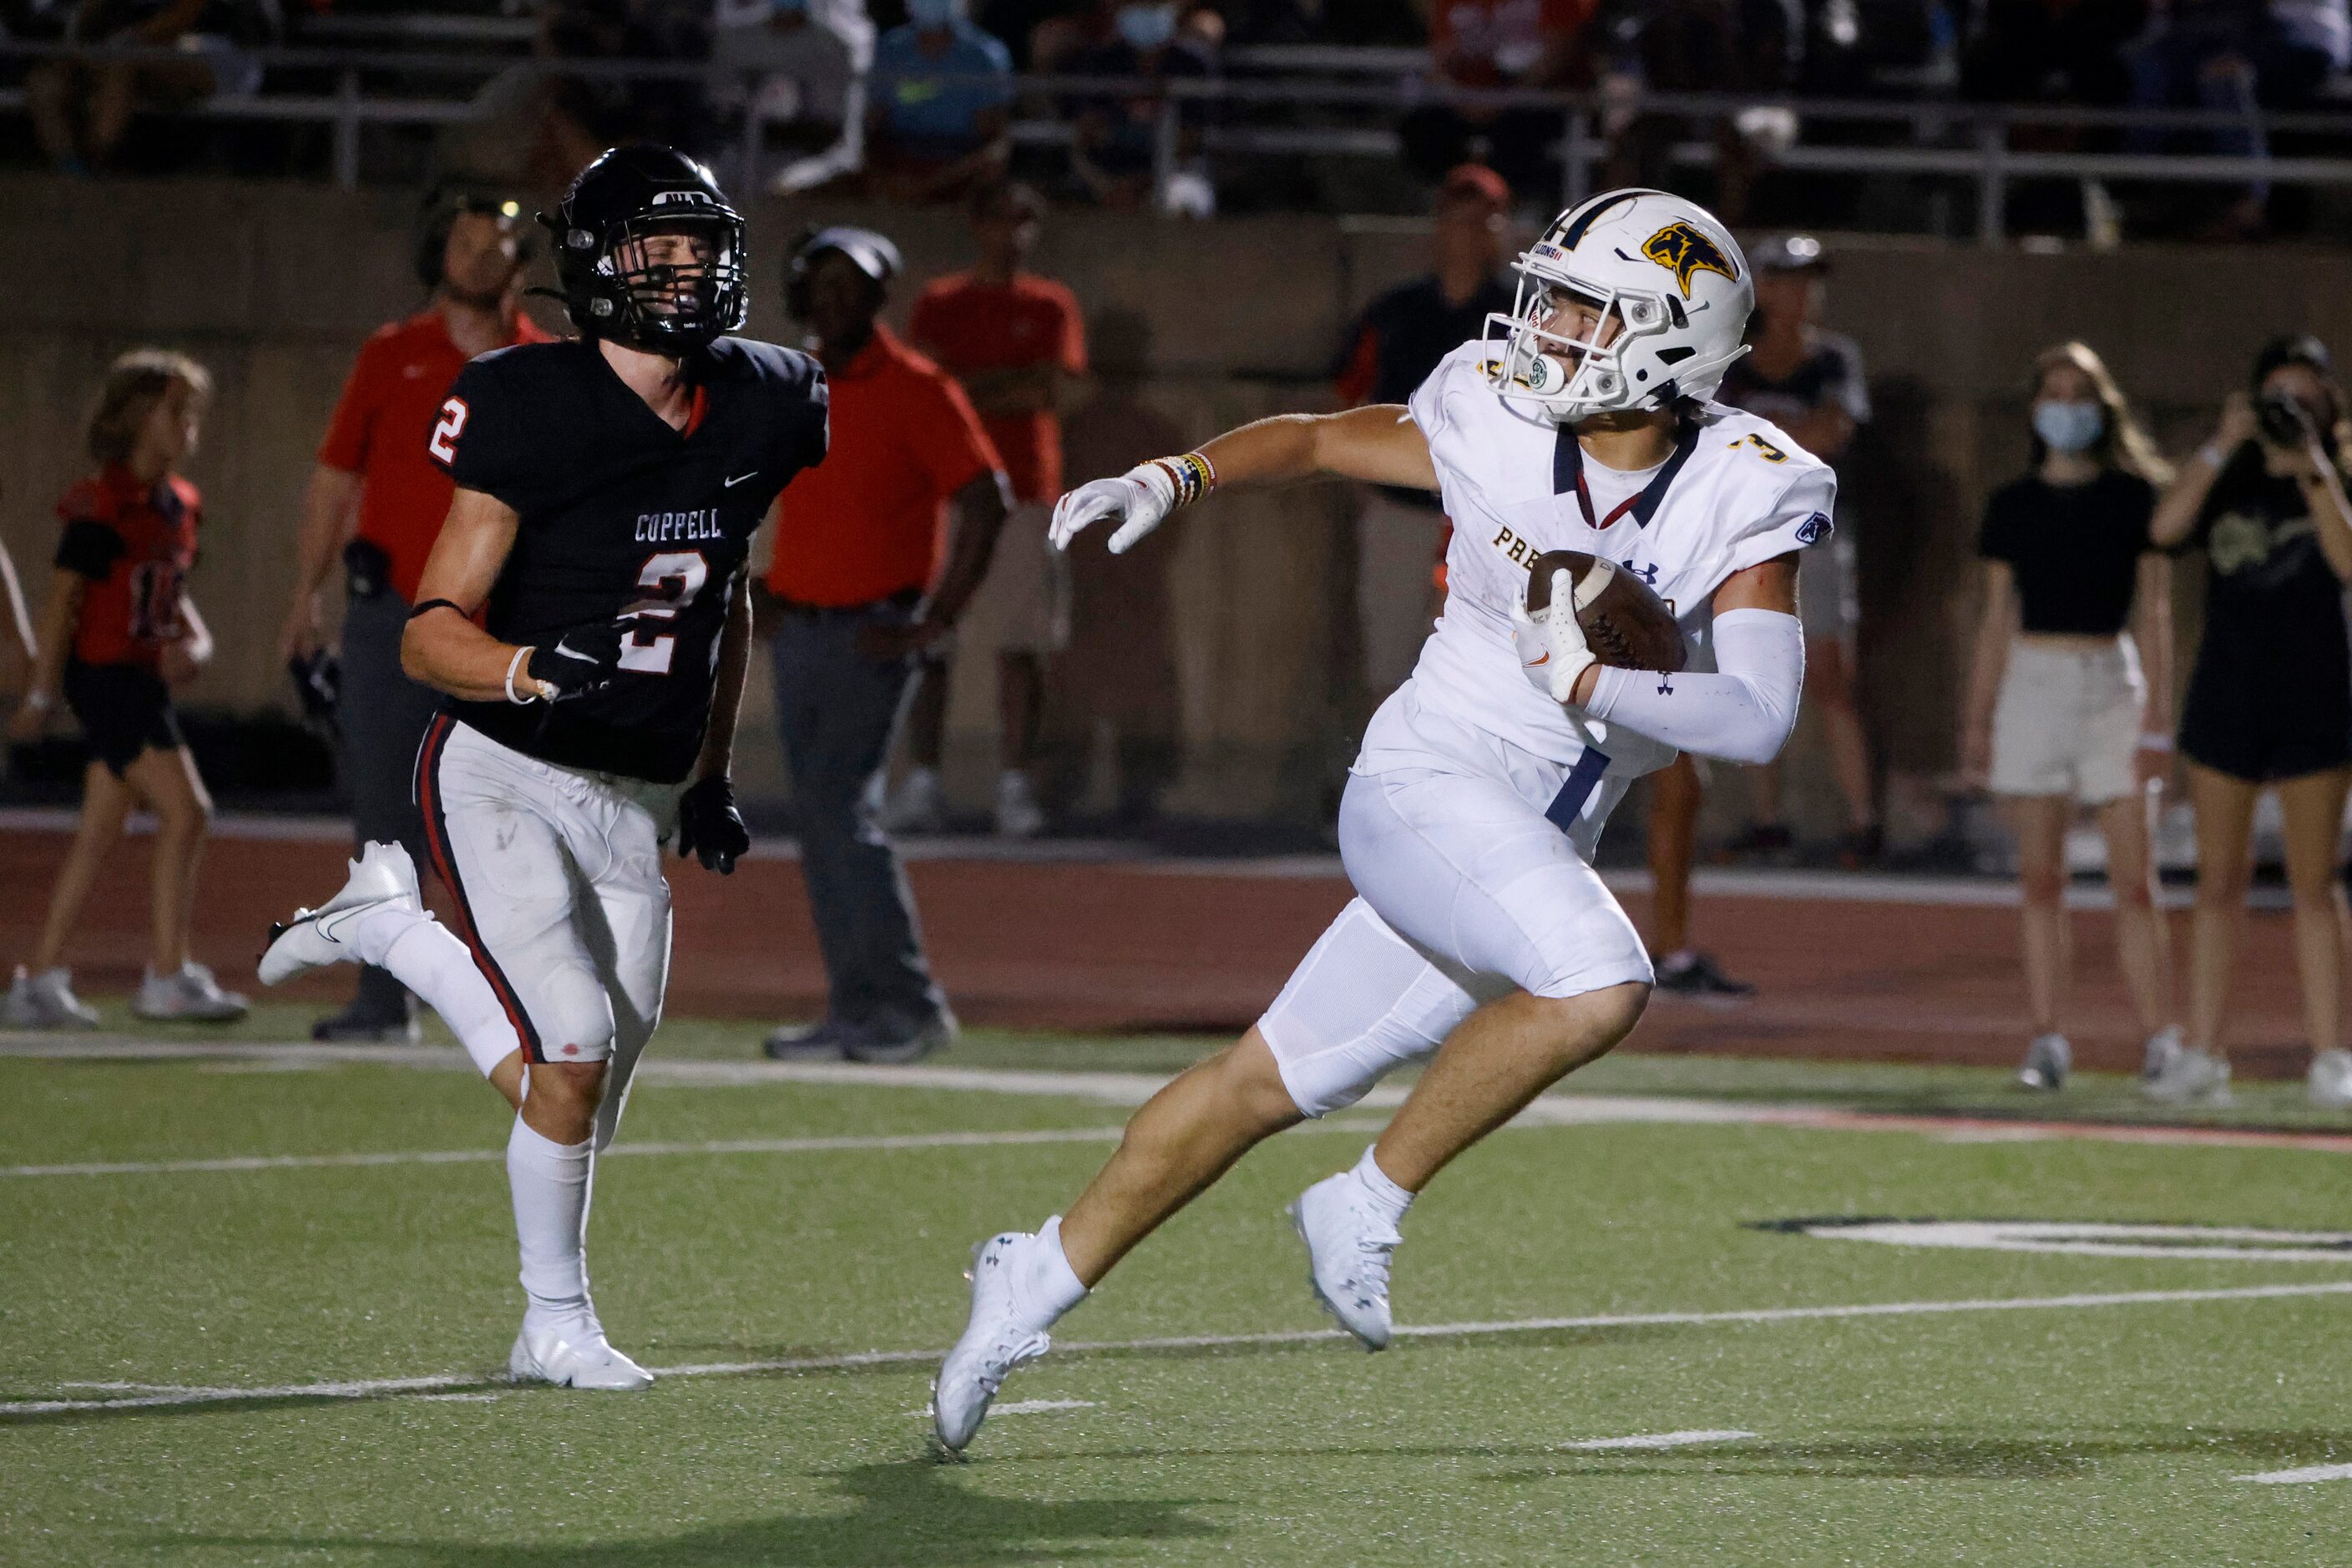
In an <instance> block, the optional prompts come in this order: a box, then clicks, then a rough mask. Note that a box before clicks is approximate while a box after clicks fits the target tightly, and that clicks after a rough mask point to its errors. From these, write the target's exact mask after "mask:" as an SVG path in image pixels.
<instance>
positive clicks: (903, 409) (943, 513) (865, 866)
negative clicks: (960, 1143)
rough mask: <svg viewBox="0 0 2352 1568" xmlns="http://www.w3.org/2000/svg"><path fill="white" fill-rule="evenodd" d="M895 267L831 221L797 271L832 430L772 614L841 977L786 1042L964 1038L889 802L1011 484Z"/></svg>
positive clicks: (827, 927) (787, 495) (794, 756)
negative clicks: (918, 338)
mask: <svg viewBox="0 0 2352 1568" xmlns="http://www.w3.org/2000/svg"><path fill="white" fill-rule="evenodd" d="M899 268H900V263H899V260H898V247H896V246H894V245H892V244H891V243H890V241H889V240H888V239H887V238H885V237H882V236H881V235H878V234H876V233H875V232H873V231H872V230H871V229H863V228H849V227H834V228H824V229H819V230H817V231H816V232H814V234H811V235H809V236H807V237H805V238H803V240H802V241H801V243H800V244H799V246H798V247H795V249H794V251H793V258H792V265H791V270H790V271H789V273H788V274H787V276H786V279H785V285H784V303H785V308H786V309H788V310H790V311H791V312H792V314H793V319H794V320H795V321H799V322H800V323H801V325H802V327H803V329H804V330H805V331H806V332H807V338H806V341H805V342H804V343H803V346H804V347H805V348H806V349H807V350H808V351H809V352H810V353H814V354H815V355H816V357H817V359H818V361H819V363H822V364H823V365H824V372H825V377H826V379H827V381H828V382H829V383H830V384H831V386H832V397H833V437H832V445H831V447H830V448H829V449H828V450H827V452H826V454H825V459H824V462H823V463H822V464H820V465H818V466H816V467H814V468H807V469H805V470H803V471H802V472H801V473H800V474H799V475H798V476H796V477H795V478H794V479H793V482H792V483H791V484H790V485H788V486H786V487H785V489H784V493H783V495H782V499H781V500H779V502H778V510H777V519H776V535H775V552H774V555H773V558H772V559H773V564H772V565H771V566H770V567H769V569H768V577H767V593H768V603H767V604H766V605H763V606H762V610H763V613H762V614H761V616H760V618H759V629H760V635H761V636H762V637H767V638H768V639H770V643H771V648H772V655H773V658H774V663H775V677H776V721H777V724H778V727H779V728H780V729H781V730H782V736H783V742H784V765H785V767H786V769H787V770H788V771H789V772H790V773H791V774H792V781H793V804H794V806H795V808H796V810H797V813H798V821H799V831H800V841H801V868H802V870H803V873H804V875H805V876H806V878H807V880H808V891H809V904H810V908H811V911H812V913H813V914H814V916H815V919H816V930H817V940H818V942H819V944H820V945H821V946H822V947H823V948H824V971H825V981H826V985H827V990H828V996H827V1000H826V1006H825V1016H824V1019H823V1020H822V1021H820V1022H819V1023H818V1024H817V1025H816V1026H814V1027H813V1028H808V1029H800V1030H789V1029H780V1030H778V1031H777V1032H776V1033H775V1034H773V1035H771V1036H770V1037H768V1042H767V1052H768V1055H770V1056H771V1057H773V1058H778V1059H779V1060H787V1059H809V1058H816V1059H824V1058H831V1059H834V1060H839V1059H841V1058H844V1057H847V1058H850V1059H852V1060H856V1061H866V1062H905V1061H912V1060H914V1059H915V1058H918V1057H920V1056H923V1055H925V1054H927V1053H928V1052H930V1051H933V1050H936V1049H938V1048H939V1047H940V1046H943V1045H945V1044H947V1043H948V1042H949V1041H950V1040H951V1039H953V1038H954V1037H955V1030H956V1024H955V1016H954V1015H953V1014H952V1013H950V1012H949V1010H948V1005H947V997H946V995H945V994H943V993H942V992H941V991H940V987H939V984H938V983H937V982H935V981H934V980H933V979H932V978H931V972H930V966H929V963H927V962H926V961H925V959H924V957H923V945H922V937H921V934H920V932H919V930H918V929H917V926H916V923H915V906H914V899H913V895H912V894H911V893H910V892H909V891H908V887H907V877H906V873H905V871H904V870H903V869H901V868H900V867H899V865H898V855H897V853H896V852H895V851H894V850H893V849H892V848H891V847H890V841H889V840H888V839H887V837H884V836H883V833H882V829H881V827H880V826H878V825H877V822H876V821H875V811H876V808H877V805H878V804H879V801H880V796H881V789H880V784H879V780H880V775H881V772H882V767H883V764H884V763H885V762H886V761H887V758H888V756H889V754H890V738H891V735H892V734H893V732H894V731H896V730H897V729H898V721H899V716H900V714H901V713H902V712H903V711H904V710H905V709H906V706H907V702H906V699H907V692H908V685H909V683H910V682H911V681H912V680H913V679H914V675H915V670H916V668H917V660H918V656H919V654H921V652H922V651H923V650H924V649H925V648H928V647H932V646H934V645H936V644H937V643H939V642H940V640H941V639H942V638H944V637H947V636H948V635H949V633H950V632H951V631H953V630H954V628H955V624H956V621H957V619H958V617H960V616H961V615H962V614H963V611H964V608H965V606H966V605H969V604H970V603H971V596H972V594H973V593H974V592H975V591H976V590H977V589H978V588H979V586H980V584H981V579H982V577H984V576H985V575H986V574H987V573H988V562H989V557H990V555H991V554H992V552H994V550H995V548H996V536H997V534H998V533H999V531H1002V530H1003V526H1004V518H1005V513H1006V512H1007V511H1008V510H1010V506H1011V500H1010V497H1011V489H1010V486H1009V484H1008V481H1007V480H1006V479H1005V475H1004V464H1003V460H1002V459H1001V458H998V456H997V453H996V448H995V447H994V446H992V444H991V443H990V441H989V439H988V433H987V432H986V431H985V430H984V429H982V426H981V423H980V416H979V415H977V414H976V413H974V412H973V411H972V406H971V400H970V399H968V398H967V397H965V396H964V395H963V391H962V389H961V387H959V386H958V385H957V384H956V383H955V378H954V377H952V376H950V375H949V374H947V372H945V371H943V370H941V369H940V367H939V366H938V365H936V364H933V363H931V362H930V361H929V360H928V359H925V358H924V357H923V356H922V355H920V354H919V353H915V352H914V351H913V350H912V349H910V348H908V346H907V345H906V344H905V343H904V342H901V341H899V339H898V336H897V334H895V333H893V332H892V331H890V329H889V328H887V327H886V326H884V325H882V323H881V321H879V320H878V318H879V316H880V315H881V311H882V305H883V301H884V300H885V299H886V298H887V293H888V289H889V283H890V280H891V279H893V278H894V277H896V276H897V275H898V271H899ZM950 518H952V519H953V520H954V527H953V528H952V530H950V526H949V524H950Z"/></svg>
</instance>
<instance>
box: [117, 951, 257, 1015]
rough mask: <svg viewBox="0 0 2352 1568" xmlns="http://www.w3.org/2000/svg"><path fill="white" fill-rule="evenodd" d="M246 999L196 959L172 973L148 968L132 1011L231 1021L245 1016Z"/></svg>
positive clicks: (141, 1013)
mask: <svg viewBox="0 0 2352 1568" xmlns="http://www.w3.org/2000/svg"><path fill="white" fill-rule="evenodd" d="M246 1005H247V1004H246V1000H245V998H244V997H242V996H240V995H238V994H236V992H234V991H224V990H222V989H221V987H220V982H219V981H217V980H215V979H214V978H213V972H212V971H211V970H209V969H206V968H205V966H204V965H203V964H201V963H196V962H195V961H194V959H191V960H189V961H188V962H187V963H184V964H182V965H180V967H179V968H177V969H175V970H173V972H172V973H169V974H158V973H155V972H154V971H153V970H152V969H151V970H149V971H148V972H147V974H146V978H144V979H143V980H142V981H140V983H139V991H138V994H136V995H134V996H132V997H131V1012H132V1013H134V1014H136V1015H137V1016H140V1017H142V1018H183V1019H189V1020H193V1021H194V1022H196V1023H200V1024H229V1023H234V1022H236V1020H237V1019H239V1018H242V1017H244V1016H245V1012H246Z"/></svg>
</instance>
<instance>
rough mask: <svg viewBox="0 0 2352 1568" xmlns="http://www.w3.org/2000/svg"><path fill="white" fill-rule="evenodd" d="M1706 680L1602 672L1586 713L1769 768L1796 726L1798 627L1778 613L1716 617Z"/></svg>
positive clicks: (1800, 678)
mask: <svg viewBox="0 0 2352 1568" xmlns="http://www.w3.org/2000/svg"><path fill="white" fill-rule="evenodd" d="M1715 658H1716V665H1717V673H1716V674H1713V675H1659V674H1655V673H1654V672H1653V671H1650V670H1646V669H1618V668H1606V669H1603V670H1602V671H1601V679H1600V681H1599V683H1598V684H1597V685H1595V686H1594V687H1593V689H1592V701H1591V703H1590V704H1589V705H1588V706H1587V707H1586V709H1585V711H1586V712H1588V713H1590V714H1591V715H1592V716H1593V717H1594V718H1596V719H1602V720H1606V721H1609V722H1610V723H1612V724H1622V725H1623V726H1625V728H1627V729H1628V730H1631V731H1634V732H1635V733H1636V734H1641V735H1647V736H1649V737H1650V738H1651V739H1652V740H1654V741H1664V742H1666V743H1667V744H1668V745H1670V746H1677V747H1680V748H1681V749H1682V750H1684V751H1685V752H1698V753H1699V754H1700V755H1702V756H1708V757H1721V758H1722V759H1724V760H1725V761H1726V762H1733V763H1769V762H1770V761H1771V760H1772V759H1773V758H1774V757H1775V756H1777V755H1779V754H1780V748H1781V746H1783V745H1784V744H1786V743H1787V742H1788V739H1789V732H1790V731H1791V730H1794V729H1795V728H1796V727H1797V698H1798V695H1799V694H1800V693H1801V691H1802V690H1803V689H1804V685H1805V628H1804V625H1803V623H1801V621H1799V620H1798V619H1797V617H1796V616H1788V615H1782V614H1781V613H1780V611H1778V610H1727V611H1725V612H1724V613H1723V614H1722V615H1720V616H1717V617H1716V618H1715Z"/></svg>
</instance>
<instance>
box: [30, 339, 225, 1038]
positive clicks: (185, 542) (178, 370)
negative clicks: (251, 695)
mask: <svg viewBox="0 0 2352 1568" xmlns="http://www.w3.org/2000/svg"><path fill="white" fill-rule="evenodd" d="M211 394H212V377H211V375H210V374H207V373H206V372H205V368H204V367H203V366H202V365H200V364H198V363H195V361H194V360H192V359H189V358H187V357H186V356H184V355H182V354H176V353H166V352H164V351H163V350H160V349H138V350H134V351H133V352H131V353H127V354H124V355H123V356H122V357H121V358H120V359H118V360H116V361H115V362H114V363H113V364H112V365H111V366H110V367H109V368H108V370H107V374H106V385H105V387H104V389H103V390H102V391H101V392H100V394H99V399H98V406H97V408H96V409H95V410H94V411H93V412H92V413H91V415H90V419H89V455H90V457H91V458H92V459H93V460H95V461H96V462H97V464H98V465H99V471H98V473H97V474H96V475H95V476H94V477H92V478H90V479H84V480H82V481H81V482H80V483H79V484H77V485H75V486H74V487H73V488H72V489H69V490H68V491H67V492H66V494H65V499H64V500H61V501H59V502H58V517H59V518H60V519H62V520H63V521H64V524H65V528H64V531H63V533H62V534H61V535H60V537H59V539H58V552H57V556H56V566H57V573H56V575H55V578H54V580H53V582H52V584H51V585H50V589H49V597H48V602H47V605H45V606H44V607H43V609H42V612H41V618H40V636H39V647H38V653H37V658H35V661H34V667H33V676H32V681H31V684H30V688H29V689H28V690H27V692H26V697H25V700H24V701H23V703H22V704H21V705H20V706H19V707H18V709H17V710H16V716H15V718H14V719H13V720H12V721H11V722H10V724H9V727H8V731H9V734H10V736H11V737H12V738H13V739H16V740H19V741H30V740H34V739H37V738H38V736H39V735H40V733H41V731H42V730H43V728H44V727H45V726H46V725H47V721H48V718H49V715H50V712H51V710H53V709H55V707H56V706H57V702H58V696H59V695H60V693H62V695H63V697H64V699H65V704H66V706H67V707H68V708H70V709H72V710H73V714H74V717H75V718H76V719H77V720H78V721H80V724H81V727H82V731H83V733H84V734H85V735H86V736H87V737H88V738H89V748H90V752H91V757H90V762H89V769H88V771H87V772H86V773H84V774H83V778H82V806H81V822H80V825H79V827H78V828H77V830H76V832H75V834H74V841H73V847H71V848H70V849H68V851H67V853H66V860H65V864H64V865H63V866H62V867H60V868H58V880H57V887H56V889H55V890H54V891H53V892H52V893H51V894H50V897H49V911H48V918H47V921H44V922H43V924H42V927H41V936H40V945H39V946H38V947H37V948H36V949H35V950H34V952H33V960H32V963H30V964H29V965H19V966H18V967H17V970H16V979H15V983H14V984H11V985H10V987H9V989H8V994H7V999H6V1001H5V1004H0V1021H5V1022H6V1023H7V1024H8V1025H10V1026H13V1027H17V1028H90V1027H94V1026H96V1025H97V1023H98V1014H97V1011H96V1010H95V1009H94V1008H92V1007H90V1006H89V1005H87V1004H85V1003H83V1002H82V1001H81V1000H80V998H79V997H77V996H76V995H75V994H74V992H73V984H72V976H71V974H69V973H68V972H67V970H66V969H65V967H64V965H63V963H62V960H63V958H64V954H65V942H66V935H67V933H68V931H71V930H72V929H73V923H74V921H75V918H76V917H77V916H79V914H80V913H81V907H82V904H83V902H84V901H85V900H87V899H88V898H89V890H90V887H91V884H92V883H94V882H95V881H96V880H97V879H98V871H99V868H100V865H101V864H102V863H103V862H104V861H105V859H106V855H107V851H108V850H110V849H111V848H112V847H114V841H115V840H116V839H117V838H119V837H121V835H122V825H123V821H124V819H125V818H127V817H128V816H130V815H131V808H132V807H133V806H134V805H143V806H145V807H146V808H147V809H148V810H149V811H151V812H152V813H153V814H154V816H155V854H154V862H153V869H152V878H151V883H150V890H149V910H150V915H151V918H152V922H153V930H154V942H155V955H154V960H153V963H152V964H151V965H150V966H149V968H148V970H147V975H146V979H145V981H144V982H143V983H142V984H141V985H140V987H139V994H138V995H137V996H136V997H135V998H134V999H133V1000H132V1002H131V1011H132V1012H134V1013H136V1014H137V1015H138V1016H141V1017H142V1018H199V1019H205V1020H214V1021H226V1020H228V1019H232V1018H238V1017H242V1016H244V1014H245V1007H246V1004H245V998H244V997H242V996H237V995H235V994H230V993H228V992H225V991H223V990H222V989H221V988H220V985H219V984H218V983H217V982H215V980H214V978H213V975H212V972H211V971H210V970H208V969H206V968H205V966H204V965H202V964H200V963H195V962H194V960H192V959H191V958H190V957H189V956H188V926H189V921H190V917H191V915H192V913H193V910H194V902H195V886H196V866H197V863H198V861H199V860H201V859H202V858H203V855H204V843H205V825H206V823H207V822H208V821H209V819H210V818H211V816H212V801H211V800H210V798H209V797H207V796H206V795H205V785H204V781H203V779H201V778H199V777H198V776H197V774H196V764H195V761H194V758H193V757H191V756H190V755H189V754H188V748H187V745H186V743H185V742H184V741H183V740H182V739H181V736H180V722H179V717H178V715H177V714H175V713H174V712H173V710H172V698H171V688H172V687H174V686H178V685H181V684H184V682H186V681H187V680H189V679H192V678H193V677H194V675H195V673H196V671H197V670H198V669H200V668H203V666H204V664H205V661H206V660H207V659H209V658H212V652H213V639H212V634H211V633H210V632H208V631H207V630H206V629H205V623H204V618H203V617H202V616H199V615H198V614H197V613H196V606H195V605H194V603H193V602H192V601H190V600H189V599H188V597H187V596H186V595H185V593H184V591H183V586H182V585H183V584H184V580H185V578H186V574H187V572H188V569H189V567H191V566H193V565H194V563H195V559H196V527H197V522H198V521H199V519H200V518H201V517H202V515H203V510H204V503H203V499H202V498H201V497H200V496H199V495H198V494H197V491H196V487H195V486H194V485H192V484H190V483H189V482H188V481H187V480H186V479H183V478H181V477H180V475H179V472H178V469H179V466H180V465H181V464H182V463H184V462H185V461H186V460H187V458H189V457H190V456H191V455H192V454H193V453H194V451H195V449H196V431H197V426H199V424H200V423H201V422H202V420H203V418H204V411H205V402H206V400H207V399H208V398H209V397H210V396H211Z"/></svg>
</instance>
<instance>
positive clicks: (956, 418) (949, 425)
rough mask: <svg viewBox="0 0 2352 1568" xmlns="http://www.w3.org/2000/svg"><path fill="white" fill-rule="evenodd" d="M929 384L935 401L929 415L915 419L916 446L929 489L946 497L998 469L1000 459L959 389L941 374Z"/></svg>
mask: <svg viewBox="0 0 2352 1568" xmlns="http://www.w3.org/2000/svg"><path fill="white" fill-rule="evenodd" d="M933 385H934V386H935V387H936V388H937V402H936V403H935V404H934V405H933V410H932V414H931V416H930V417H929V418H928V419H924V420H920V421H918V422H917V425H916V430H915V435H916V449H917V453H918V456H919V459H920V461H921V463H922V465H923V470H924V472H926V473H928V474H929V476H930V479H931V488H932V489H936V490H937V491H938V492H939V493H940V496H942V497H946V496H951V495H953V494H955V493H956V491H958V490H960V489H963V488H964V486H966V485H968V484H970V483H971V481H972V480H974V479H978V478H980V476H981V475H982V474H986V473H994V472H1001V471H1002V470H1003V468H1004V459H1003V458H1000V457H998V456H997V455H996V445H995V443H994V442H992V441H991V440H990V439H989V438H988V432H987V431H985V430H983V429H982V428H981V426H980V416H979V415H977V414H975V413H973V412H972V407H971V399H970V398H968V397H966V396H965V395H963V388H962V387H961V386H958V385H957V384H955V383H954V382H952V381H950V380H948V379H947V378H946V377H944V376H942V377H940V380H938V381H937V382H935V383H933Z"/></svg>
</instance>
